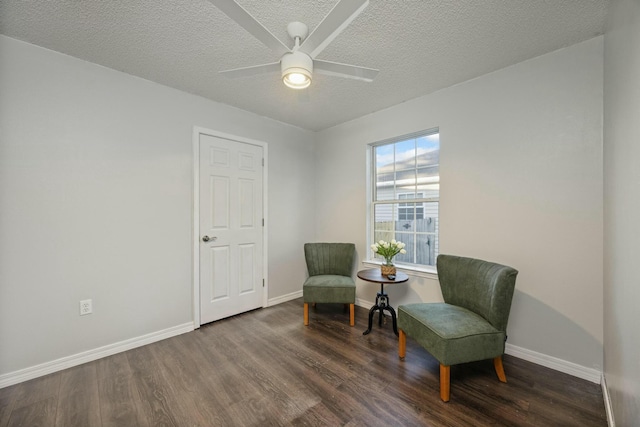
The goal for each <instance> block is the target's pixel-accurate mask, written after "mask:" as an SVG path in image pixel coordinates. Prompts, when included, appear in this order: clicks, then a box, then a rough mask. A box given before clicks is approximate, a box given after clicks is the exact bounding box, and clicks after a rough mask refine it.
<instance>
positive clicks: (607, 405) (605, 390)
mask: <svg viewBox="0 0 640 427" xmlns="http://www.w3.org/2000/svg"><path fill="white" fill-rule="evenodd" d="M600 384H601V385H602V397H603V398H604V409H605V411H606V412H607V425H608V426H609V427H616V420H615V419H614V418H613V407H612V406H611V395H610V394H609V387H607V380H606V378H605V376H604V374H602V381H600Z"/></svg>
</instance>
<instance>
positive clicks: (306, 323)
mask: <svg viewBox="0 0 640 427" xmlns="http://www.w3.org/2000/svg"><path fill="white" fill-rule="evenodd" d="M304 326H309V303H308V302H305V303H304Z"/></svg>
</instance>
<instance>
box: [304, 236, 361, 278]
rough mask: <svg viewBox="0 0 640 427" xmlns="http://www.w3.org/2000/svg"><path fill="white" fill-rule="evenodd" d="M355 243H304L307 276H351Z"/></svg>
mask: <svg viewBox="0 0 640 427" xmlns="http://www.w3.org/2000/svg"><path fill="white" fill-rule="evenodd" d="M355 253H356V245H354V244H353V243H305V244H304V256H305V259H306V260H307V270H308V271H309V276H320V275H322V274H335V275H339V276H347V277H351V274H352V272H353V259H354V258H355Z"/></svg>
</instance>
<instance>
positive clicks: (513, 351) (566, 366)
mask: <svg viewBox="0 0 640 427" xmlns="http://www.w3.org/2000/svg"><path fill="white" fill-rule="evenodd" d="M505 353H506V354H509V355H511V356H515V357H517V358H520V359H524V360H527V361H529V362H533V363H535V364H538V365H542V366H546V367H547V368H551V369H554V370H556V371H559V372H563V373H565V374H569V375H572V376H574V377H578V378H582V379H583V380H587V381H591V382H592V383H596V384H600V380H601V377H602V372H600V371H598V370H597V369H591V368H587V367H586V366H582V365H578V364H576V363H573V362H567V361H566V360H562V359H558V358H557V357H553V356H549V355H546V354H542V353H538V352H536V351H532V350H527V349H526V348H522V347H518V346H515V345H512V344H508V343H507V345H506V349H505Z"/></svg>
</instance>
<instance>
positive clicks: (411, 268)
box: [362, 128, 440, 278]
mask: <svg viewBox="0 0 640 427" xmlns="http://www.w3.org/2000/svg"><path fill="white" fill-rule="evenodd" d="M435 133H440V130H439V128H432V129H428V130H425V131H421V132H416V133H412V134H408V135H403V136H399V137H395V138H390V139H386V140H383V141H378V142H375V143H372V144H369V145H368V146H367V180H366V181H367V206H368V209H367V257H366V259H365V260H363V261H362V263H363V264H364V265H366V266H378V265H380V264H381V263H382V260H380V259H377V258H375V257H374V254H373V252H372V250H371V249H370V247H371V244H372V243H373V240H374V234H375V232H374V224H373V219H374V217H375V207H376V205H378V204H389V203H394V202H395V203H398V202H397V200H396V199H394V200H379V201H378V200H375V197H376V194H375V191H376V188H375V187H376V185H375V184H376V176H375V172H376V167H375V161H376V159H375V157H374V156H375V148H376V147H379V146H382V145H389V144H393V143H397V142H401V141H405V140H408V139H413V138H418V137H422V136H428V135H432V134H435ZM418 194H419V193H417V194H416V198H415V199H410V202H411V203H422V204H423V206H424V205H425V203H427V202H438V203H439V202H440V197H439V196H438V197H437V198H436V197H430V198H426V197H422V198H417V196H418ZM422 194H423V195H424V193H422ZM407 203H409V199H407ZM438 217H439V214H438ZM437 234H438V235H439V230H438V232H437ZM438 238H439V236H438ZM396 267H397V268H398V269H399V270H405V271H406V272H407V273H409V274H411V275H414V276H422V277H427V278H437V271H436V266H428V265H421V264H408V263H396Z"/></svg>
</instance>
